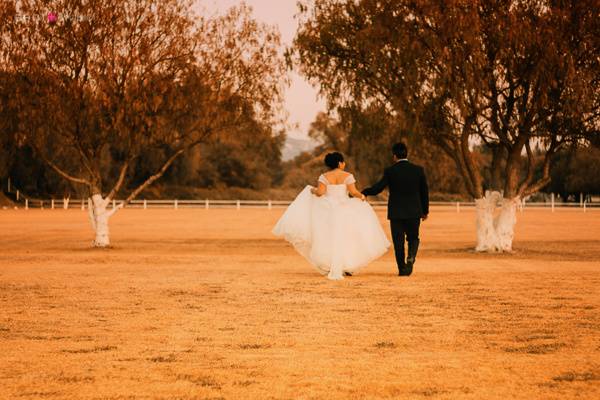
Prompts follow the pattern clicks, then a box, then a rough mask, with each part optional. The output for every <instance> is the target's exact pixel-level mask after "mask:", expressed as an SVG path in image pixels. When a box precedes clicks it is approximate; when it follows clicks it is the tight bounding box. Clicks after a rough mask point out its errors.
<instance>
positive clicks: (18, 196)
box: [17, 189, 19, 201]
mask: <svg viewBox="0 0 600 400" xmlns="http://www.w3.org/2000/svg"><path fill="white" fill-rule="evenodd" d="M17 201H19V189H17Z"/></svg>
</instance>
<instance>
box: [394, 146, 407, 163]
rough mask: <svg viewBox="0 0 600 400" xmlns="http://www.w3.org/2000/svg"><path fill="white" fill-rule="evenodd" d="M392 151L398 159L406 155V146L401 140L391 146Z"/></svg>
mask: <svg viewBox="0 0 600 400" xmlns="http://www.w3.org/2000/svg"><path fill="white" fill-rule="evenodd" d="M392 153H394V155H395V156H396V157H397V158H399V159H400V160H401V159H403V158H406V157H408V148H407V147H406V145H405V144H404V143H402V142H398V143H396V144H394V145H393V146H392Z"/></svg>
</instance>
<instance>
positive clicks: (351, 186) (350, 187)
mask: <svg viewBox="0 0 600 400" xmlns="http://www.w3.org/2000/svg"><path fill="white" fill-rule="evenodd" d="M346 186H347V187H348V193H350V196H352V197H356V198H357V199H361V200H363V201H364V200H365V199H366V197H365V195H364V194H362V193H361V192H359V191H358V189H356V185H355V184H354V183H350V184H348V185H346Z"/></svg>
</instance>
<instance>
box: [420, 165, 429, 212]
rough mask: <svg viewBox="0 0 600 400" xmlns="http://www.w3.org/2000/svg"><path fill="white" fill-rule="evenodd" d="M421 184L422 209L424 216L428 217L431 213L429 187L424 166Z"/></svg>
mask: <svg viewBox="0 0 600 400" xmlns="http://www.w3.org/2000/svg"><path fill="white" fill-rule="evenodd" d="M419 186H420V192H421V210H423V216H424V217H427V215H428V214H429V187H428V186H427V177H426V176H425V170H424V169H423V168H421V179H420V184H419Z"/></svg>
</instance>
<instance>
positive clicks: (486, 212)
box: [475, 191, 519, 252]
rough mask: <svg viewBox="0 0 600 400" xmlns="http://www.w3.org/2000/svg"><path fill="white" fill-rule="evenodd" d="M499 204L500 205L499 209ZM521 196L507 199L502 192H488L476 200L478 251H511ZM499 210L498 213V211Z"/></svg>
mask: <svg viewBox="0 0 600 400" xmlns="http://www.w3.org/2000/svg"><path fill="white" fill-rule="evenodd" d="M498 204H500V207H499V209H498ZM517 204H519V198H518V197H517V198H514V199H505V198H503V197H502V194H501V193H500V192H496V191H494V192H489V191H488V192H486V193H485V196H484V197H483V198H481V199H477V200H475V207H476V212H477V247H476V248H475V250H476V251H487V252H511V251H512V242H513V238H514V231H515V224H516V223H517V213H516V211H517ZM496 211H498V213H497V212H496Z"/></svg>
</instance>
